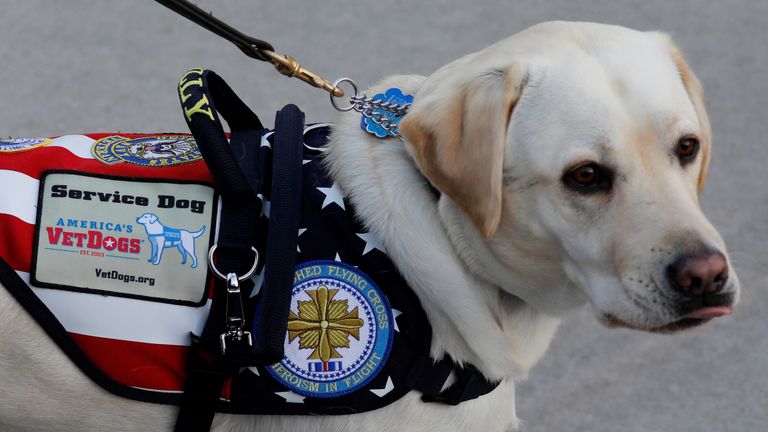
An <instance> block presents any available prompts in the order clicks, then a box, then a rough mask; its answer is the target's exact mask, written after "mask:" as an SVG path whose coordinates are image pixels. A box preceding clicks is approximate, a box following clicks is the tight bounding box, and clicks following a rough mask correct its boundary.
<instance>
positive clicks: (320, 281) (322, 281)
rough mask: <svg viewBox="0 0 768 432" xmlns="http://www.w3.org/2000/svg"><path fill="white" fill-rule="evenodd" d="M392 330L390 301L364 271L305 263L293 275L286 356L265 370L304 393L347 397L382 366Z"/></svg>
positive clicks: (327, 263)
mask: <svg viewBox="0 0 768 432" xmlns="http://www.w3.org/2000/svg"><path fill="white" fill-rule="evenodd" d="M393 331H394V330H393V317H392V309H391V307H390V306H389V302H388V301H387V298H386V296H384V294H383V293H382V291H381V290H380V289H379V287H378V286H376V284H375V283H374V282H373V281H372V280H371V279H370V278H369V277H368V276H367V275H366V274H365V273H363V272H362V271H360V270H359V269H357V268H355V267H352V266H349V265H347V264H344V263H341V262H337V261H311V262H307V263H303V264H301V265H300V266H298V267H297V268H296V271H295V273H294V286H293V289H292V300H291V310H290V315H289V319H288V332H287V334H286V340H285V357H284V358H283V360H282V361H281V362H279V363H276V364H274V365H271V366H269V367H267V368H266V370H267V372H268V373H269V374H270V375H271V376H272V377H273V378H275V380H277V381H278V382H280V383H281V384H283V385H284V386H286V387H287V388H288V389H290V390H292V391H294V392H296V393H299V394H301V395H304V396H310V397H317V398H332V397H337V396H341V395H345V394H348V393H351V392H354V391H356V390H358V389H360V388H362V387H364V386H365V385H366V384H368V383H369V382H370V381H371V380H372V379H373V378H375V377H376V375H377V374H378V373H379V372H380V371H381V370H382V369H383V367H384V365H385V364H386V361H387V358H388V356H389V353H390V349H391V346H392V339H393V337H394V333H393Z"/></svg>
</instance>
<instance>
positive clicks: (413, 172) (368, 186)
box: [0, 23, 738, 432]
mask: <svg viewBox="0 0 768 432" xmlns="http://www.w3.org/2000/svg"><path fill="white" fill-rule="evenodd" d="M513 63H516V64H523V65H524V67H525V68H526V69H527V70H528V71H529V77H530V78H529V81H528V83H527V84H526V88H525V89H524V91H523V96H522V98H521V100H520V101H519V102H518V103H517V105H516V106H515V108H514V111H513V114H512V119H511V120H510V125H509V127H508V131H507V135H506V144H505V146H506V147H505V157H504V167H503V168H504V172H505V186H504V191H503V200H504V201H503V204H504V206H503V212H502V216H501V222H500V225H499V227H498V229H497V230H496V232H495V234H494V236H493V237H491V238H490V239H488V240H486V239H485V238H483V236H482V235H481V234H480V233H479V232H478V230H477V229H476V228H475V227H474V226H473V225H472V223H471V222H470V221H469V219H468V217H467V216H466V214H465V213H464V212H463V211H462V209H461V208H460V206H458V205H457V204H456V203H454V202H453V201H451V199H450V198H449V197H448V196H446V195H443V196H442V197H441V198H440V199H439V200H437V199H436V198H435V196H434V195H433V194H432V192H431V191H430V189H429V187H428V183H427V181H426V179H425V178H424V176H423V175H422V174H421V172H420V171H419V169H418V168H417V166H416V164H415V163H414V160H413V158H412V157H411V154H410V153H409V149H408V148H407V146H406V145H405V144H403V143H401V142H400V141H398V140H395V139H388V140H379V139H376V138H373V137H372V136H370V135H368V134H366V133H364V132H363V131H361V130H360V128H359V116H358V115H356V114H354V113H348V114H344V115H342V116H340V118H339V119H338V122H337V124H336V126H335V128H334V130H333V134H332V140H331V144H330V148H329V151H328V154H327V162H328V166H329V167H330V169H331V172H332V175H333V177H334V179H335V181H336V182H337V183H338V184H339V185H340V186H341V188H342V190H343V191H344V192H345V193H346V194H347V196H348V197H349V199H350V200H351V202H352V203H353V204H354V206H355V208H356V210H357V212H358V215H359V217H360V218H361V219H362V220H363V221H364V222H365V224H366V225H367V226H368V228H369V229H370V230H371V232H373V233H374V234H375V235H376V236H377V237H378V238H379V239H381V240H382V242H383V244H384V247H385V248H386V250H387V252H388V254H389V255H390V257H391V258H392V260H393V261H394V263H395V264H396V265H397V267H398V268H399V270H400V271H401V273H402V275H403V276H404V278H405V279H406V280H407V281H408V283H409V284H410V286H411V288H412V289H413V290H414V291H415V292H416V294H417V295H418V296H419V298H420V300H421V302H422V304H423V306H424V308H425V310H426V312H427V315H428V316H429V319H430V322H431V324H432V327H433V335H434V336H433V343H432V347H431V350H432V354H433V355H434V356H435V357H440V356H442V355H443V354H446V353H447V354H450V355H451V356H452V357H453V358H454V359H456V360H458V361H462V362H469V363H472V364H473V365H475V366H477V367H478V368H479V369H480V370H481V371H482V372H483V373H484V374H485V375H486V376H487V377H489V378H491V379H501V380H503V382H502V384H501V385H500V387H499V388H498V389H496V390H495V391H493V392H492V393H490V394H488V395H486V396H484V397H481V398H479V399H476V400H472V401H468V402H465V403H462V404H460V405H459V406H457V407H450V406H443V405H438V404H425V403H422V402H421V401H420V400H419V395H418V394H414V393H411V394H409V395H407V396H406V397H404V398H402V399H401V400H399V401H397V402H396V403H394V404H392V405H390V406H388V407H386V408H383V409H381V410H377V411H373V412H369V413H362V414H357V415H352V416H331V417H301V416H295V417H290V416H234V415H217V416H216V419H215V421H214V430H216V431H251V430H254V431H255V430H258V431H264V432H268V431H307V432H310V431H356V432H365V431H379V430H383V429H386V430H392V431H403V432H404V431H459V430H480V431H484V432H509V431H514V430H516V429H517V418H516V416H515V409H514V406H515V402H514V382H513V381H514V380H515V379H518V378H522V377H524V376H525V374H526V373H527V371H528V370H529V369H530V368H531V367H532V366H533V365H534V364H535V363H536V361H538V359H539V358H540V357H541V356H542V355H543V354H544V352H545V351H546V349H547V347H548V346H549V343H550V341H551V338H552V336H553V334H554V331H555V329H556V327H557V325H558V322H559V319H560V318H559V317H560V316H562V315H563V314H564V313H565V312H566V311H568V310H571V309H573V308H574V307H577V306H579V305H582V304H584V303H586V302H589V303H591V304H592V305H593V307H594V310H595V312H596V314H597V315H598V316H604V315H605V314H610V315H612V316H615V317H618V318H620V319H621V320H623V321H625V322H626V323H627V324H630V325H633V326H637V327H653V326H656V325H663V324H666V323H668V322H670V320H672V319H674V318H676V317H674V316H672V315H671V312H670V309H669V308H668V307H667V306H668V305H667V304H665V303H664V301H662V300H664V299H666V297H665V294H664V292H663V290H664V288H665V287H664V286H662V285H663V284H661V283H660V282H659V284H657V286H655V287H652V288H651V289H648V288H647V287H646V288H645V289H644V288H643V286H640V285H639V284H634V283H630V282H629V278H630V277H632V276H633V275H634V277H633V279H641V278H643V277H645V278H647V279H653V277H654V276H655V277H656V279H658V278H659V276H658V275H659V272H663V269H661V270H660V268H662V267H663V266H664V264H665V263H666V262H667V261H665V260H666V259H667V258H666V256H661V255H660V254H659V253H656V252H651V247H653V248H657V247H660V248H667V249H669V250H674V251H675V252H679V251H680V248H681V247H682V246H675V244H672V243H671V240H669V241H668V239H670V238H671V239H674V240H675V241H682V240H684V239H694V240H700V241H702V242H705V243H706V244H709V245H712V247H717V248H718V249H720V250H721V251H723V253H725V248H724V245H723V244H722V240H721V239H720V238H719V236H718V235H717V232H716V231H715V230H714V228H712V227H711V225H710V224H709V223H708V222H707V220H706V219H705V218H704V216H703V215H702V214H701V211H700V209H699V207H698V204H697V198H696V182H697V181H698V179H699V176H702V175H703V174H702V173H701V172H694V171H696V170H694V169H688V170H683V169H681V168H679V167H676V166H675V165H674V164H673V163H669V162H668V161H667V160H665V159H664V156H663V154H664V152H663V149H664V148H665V147H664V146H665V145H667V144H668V142H667V141H669V140H674V139H675V136H677V134H679V133H680V131H691V132H696V133H700V134H707V133H708V130H706V131H705V130H704V129H706V128H705V127H704V126H703V120H702V119H700V118H697V113H696V111H695V110H694V108H693V106H692V105H691V102H690V100H689V96H688V95H687V94H686V90H685V89H684V88H683V85H682V83H681V82H680V77H679V74H678V73H677V71H676V70H675V67H674V64H673V63H672V61H671V60H670V54H669V46H668V42H667V41H666V39H665V38H664V37H663V36H661V35H658V34H654V33H650V34H648V33H639V32H634V31H630V30H626V29H622V28H618V27H612V26H602V25H594V24H574V23H546V24H542V25H539V26H536V27H534V28H532V29H529V30H527V31H525V32H523V33H521V34H519V35H517V36H515V37H513V38H510V39H508V40H505V41H502V42H500V43H498V44H496V45H494V46H492V47H489V48H488V49H487V50H484V51H481V52H480V53H476V54H472V55H470V56H467V57H465V58H463V59H460V60H458V61H456V62H454V63H452V64H450V65H448V66H446V67H444V68H443V69H441V70H440V71H438V72H436V73H435V74H434V75H432V76H431V77H429V78H425V77H417V76H396V77H391V78H389V79H387V80H386V81H384V82H383V83H381V84H379V85H377V86H376V87H374V88H371V89H368V90H367V91H366V93H367V94H373V93H376V92H379V91H381V90H384V89H386V88H388V87H392V86H396V87H400V88H401V89H403V90H404V92H405V93H410V94H415V95H416V102H415V105H414V108H413V109H414V110H417V108H418V104H419V101H420V100H422V99H427V98H428V97H433V98H443V99H445V100H449V99H450V98H451V97H453V93H454V92H456V91H459V89H460V88H461V86H463V85H465V84H466V82H467V80H472V79H480V78H479V77H478V76H476V75H477V74H478V73H481V72H483V71H486V70H489V69H498V68H503V67H508V66H509V65H511V64H513ZM500 91H501V90H500ZM409 115H410V114H409ZM422 115H440V113H439V112H435V113H426V114H424V113H422ZM638 125H640V126H638ZM649 131H650V132H649ZM645 133H650V135H648V136H650V137H653V138H654V140H656V141H658V143H659V145H658V146H655V145H654V146H648V143H643V142H639V141H638V139H633V137H635V138H637V137H641V136H645V135H643V134H645ZM667 135H668V136H667ZM703 140H704V139H703ZM478 145H480V144H478ZM641 146H648V148H650V150H643V151H640V150H638V149H639V148H640V147H641ZM703 151H708V148H706V149H703ZM585 158H587V159H590V158H594V159H598V160H600V161H603V160H610V162H611V163H613V164H615V165H616V166H617V167H618V168H617V170H620V171H621V173H622V174H623V175H624V176H625V177H623V178H622V179H621V181H623V182H624V183H621V185H620V187H618V186H617V188H616V189H617V190H616V194H615V195H614V196H612V198H611V199H610V200H608V201H603V202H601V203H599V204H596V203H595V202H594V200H593V201H589V200H584V199H582V198H579V197H575V196H572V195H568V193H567V192H565V191H564V190H563V188H562V187H561V186H560V183H559V179H560V177H561V175H562V169H563V167H564V166H566V165H567V164H568V163H570V162H571V161H574V160H577V161H578V160H582V159H585ZM703 163H704V162H699V165H696V166H695V167H694V168H698V167H699V166H700V164H703ZM483 168H484V167H478V169H483ZM625 185H626V186H625ZM681 217H682V219H683V220H684V221H685V225H683V224H682V222H681ZM676 248H677V249H676ZM731 280H732V282H731V284H730V285H729V287H728V288H727V289H728V290H731V291H732V292H734V293H737V292H738V283H737V280H736V278H735V275H733V277H732V279H731ZM628 293H632V294H628ZM631 296H639V297H641V298H643V299H651V298H652V299H655V300H656V301H660V303H659V304H658V305H656V303H654V305H656V306H653V307H651V306H648V305H650V304H651V303H649V304H648V305H646V307H645V308H639V309H638V306H637V304H636V302H633V301H632V300H633V299H632V298H630V297H631ZM659 299H661V300H659ZM635 300H637V299H635ZM643 301H644V300H643ZM0 364H2V365H3V367H1V368H0V383H1V384H2V387H3V397H2V401H3V402H2V403H0V429H2V430H51V429H55V430H59V431H81V430H89V431H102V430H104V431H106V430H109V431H145V430H169V429H170V428H171V425H172V423H173V420H174V414H175V409H174V408H172V407H166V406H161V405H152V404H144V403H139V402H133V401H128V400H125V399H121V398H118V397H115V396H112V395H110V394H107V393H106V392H104V391H102V390H100V389H99V388H98V387H97V386H96V385H94V384H93V383H91V382H90V381H89V380H88V379H86V378H85V377H84V376H83V375H82V374H81V373H80V372H79V371H78V370H77V369H76V368H75V367H74V366H72V364H71V363H70V362H69V361H68V360H67V359H66V357H65V356H64V355H63V354H62V353H61V352H59V351H58V349H57V348H55V346H54V345H53V344H52V343H51V342H50V341H49V340H47V338H46V337H45V335H44V334H43V333H42V332H41V331H40V330H39V329H38V327H37V326H36V324H34V322H32V320H31V319H30V318H29V317H28V316H27V315H26V314H25V313H23V312H22V311H21V310H20V308H19V306H18V305H17V304H16V303H15V302H14V301H13V300H12V299H11V298H10V297H9V296H8V294H7V292H6V291H5V290H0ZM530 421H532V422H535V419H530ZM617 427H618V426H617Z"/></svg>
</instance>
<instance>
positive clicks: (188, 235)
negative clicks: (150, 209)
mask: <svg viewBox="0 0 768 432" xmlns="http://www.w3.org/2000/svg"><path fill="white" fill-rule="evenodd" d="M136 222H138V223H139V224H141V225H144V229H145V230H146V231H147V237H148V238H149V243H150V245H152V254H151V256H150V257H149V259H148V260H147V262H151V263H152V265H158V264H160V260H161V259H162V257H163V250H164V249H166V248H174V247H175V248H177V249H178V250H179V252H180V253H181V264H182V265H183V264H186V263H187V254H189V256H190V257H192V268H196V267H197V256H196V255H195V239H196V238H198V237H200V236H201V235H203V233H204V232H205V225H203V226H202V227H201V228H200V229H199V230H197V231H194V232H192V231H188V230H185V229H180V228H170V227H167V226H165V225H163V224H162V223H160V219H159V218H158V217H157V215H155V214H152V213H144V214H143V215H141V216H140V217H138V218H136Z"/></svg>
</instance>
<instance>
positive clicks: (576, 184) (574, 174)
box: [563, 163, 611, 192]
mask: <svg viewBox="0 0 768 432" xmlns="http://www.w3.org/2000/svg"><path fill="white" fill-rule="evenodd" d="M563 183H564V184H565V185H566V186H568V187H569V188H571V189H573V190H576V191H579V192H601V191H606V190H609V189H610V188H611V173H610V171H609V170H607V169H605V168H603V167H601V166H600V165H598V164H596V163H586V164H582V165H579V166H577V167H576V168H573V169H571V170H570V171H568V172H566V173H565V175H564V176H563Z"/></svg>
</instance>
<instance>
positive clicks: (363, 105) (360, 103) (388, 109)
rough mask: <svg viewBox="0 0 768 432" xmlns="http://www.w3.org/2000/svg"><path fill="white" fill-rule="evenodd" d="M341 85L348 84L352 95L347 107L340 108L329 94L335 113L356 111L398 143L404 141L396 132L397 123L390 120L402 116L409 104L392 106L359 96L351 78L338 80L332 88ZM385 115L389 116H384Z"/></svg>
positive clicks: (385, 102)
mask: <svg viewBox="0 0 768 432" xmlns="http://www.w3.org/2000/svg"><path fill="white" fill-rule="evenodd" d="M342 83H347V84H349V85H350V86H351V87H352V91H353V92H354V93H353V95H352V96H351V97H350V98H349V105H348V106H340V105H339V104H338V103H337V102H336V99H337V98H336V97H334V94H333V93H331V105H333V107H334V108H335V109H336V110H337V111H341V112H346V111H352V110H354V111H357V112H359V113H360V114H362V115H363V116H364V117H365V118H369V119H371V121H372V122H374V123H376V124H377V125H378V126H380V127H381V128H382V129H384V130H385V131H387V133H388V134H389V135H391V136H393V137H395V138H397V139H399V140H400V141H404V140H403V137H401V136H400V134H399V133H398V132H397V122H396V121H393V120H392V119H393V118H395V117H397V118H399V117H402V116H404V115H405V114H406V113H407V112H408V109H409V108H410V107H411V104H394V103H390V102H387V101H383V100H380V99H376V100H374V98H372V97H370V96H366V95H364V94H359V92H358V89H357V84H355V82H354V81H352V79H351V78H339V79H337V80H336V81H335V82H334V83H333V87H334V88H339V85H341V84H342ZM387 113H388V114H390V115H386V114H387Z"/></svg>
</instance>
